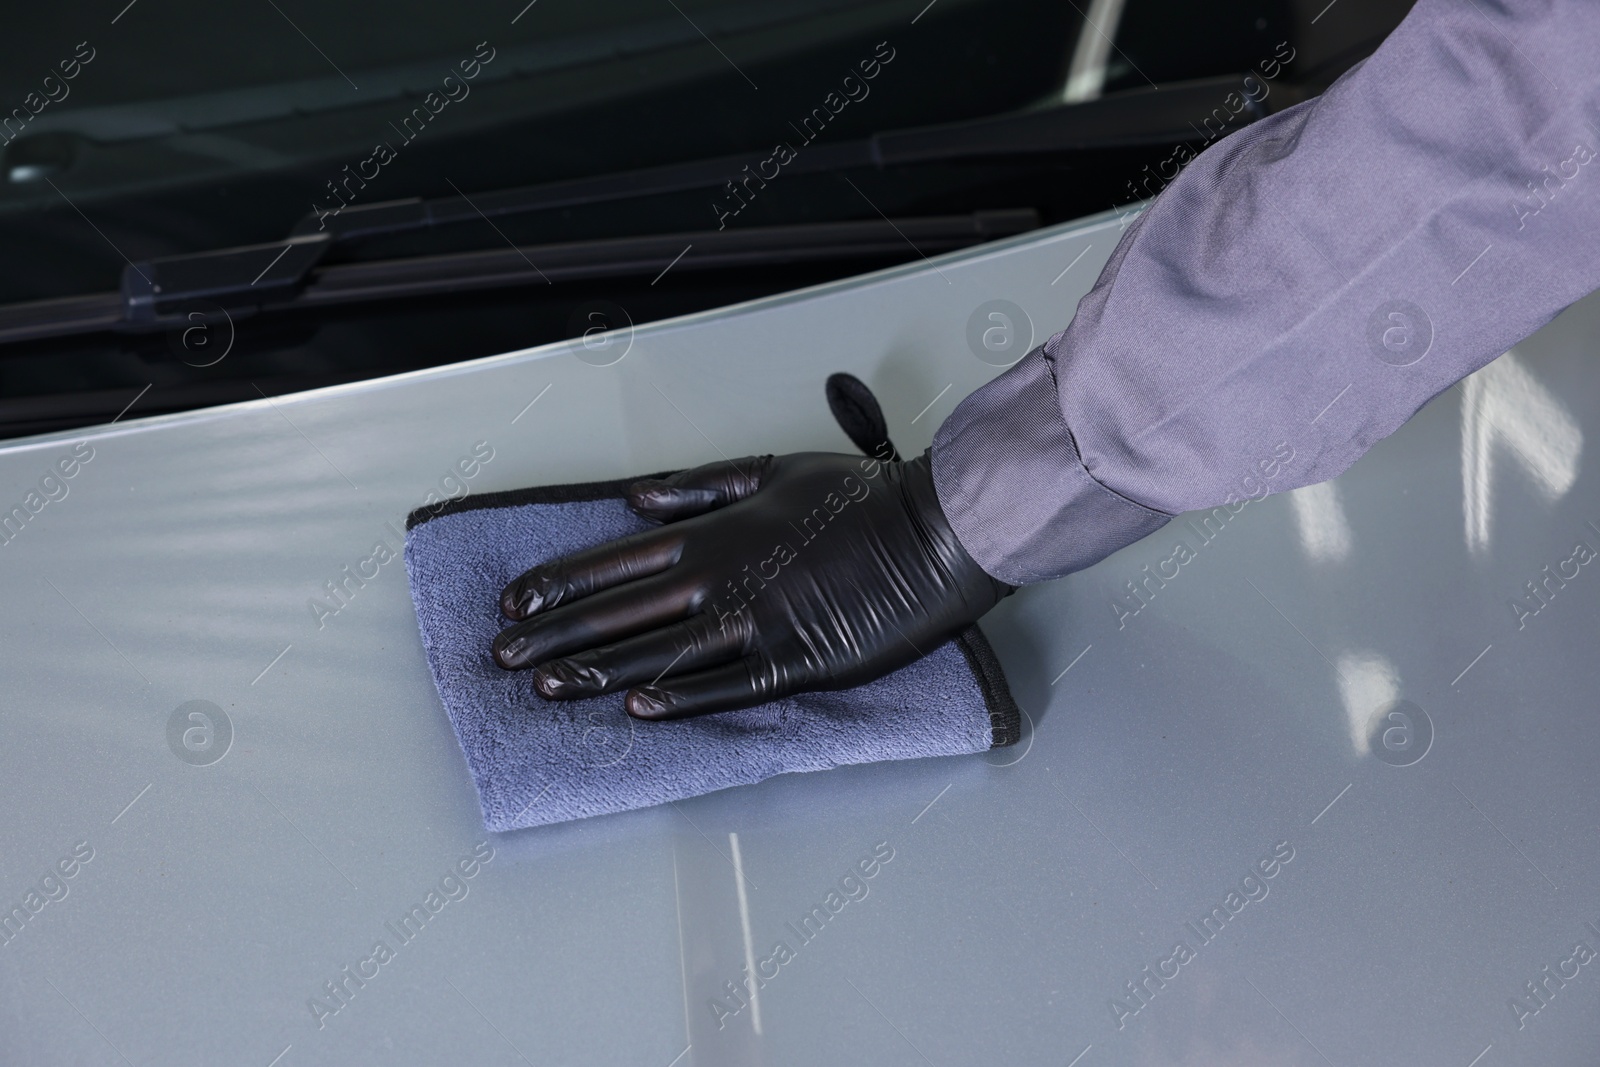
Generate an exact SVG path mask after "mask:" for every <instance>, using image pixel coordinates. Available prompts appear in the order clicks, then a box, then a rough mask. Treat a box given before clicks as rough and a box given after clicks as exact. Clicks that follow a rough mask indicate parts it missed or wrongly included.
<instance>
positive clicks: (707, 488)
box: [628, 456, 772, 522]
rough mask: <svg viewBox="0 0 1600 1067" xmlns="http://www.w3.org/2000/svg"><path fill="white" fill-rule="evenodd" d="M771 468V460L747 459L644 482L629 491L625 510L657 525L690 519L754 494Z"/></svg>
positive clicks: (729, 461) (724, 462)
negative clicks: (629, 508) (652, 520)
mask: <svg viewBox="0 0 1600 1067" xmlns="http://www.w3.org/2000/svg"><path fill="white" fill-rule="evenodd" d="M771 468H772V457H771V456H746V457H745V458H743V459H730V460H723V461H721V462H718V463H707V464H706V465H705V466H703V467H695V468H694V469H693V470H686V471H679V472H678V473H677V474H673V475H669V476H668V477H666V478H646V479H644V480H642V481H637V482H634V483H633V484H632V485H630V486H629V487H628V506H629V507H631V508H632V509H633V510H634V511H635V512H637V513H638V514H640V515H643V516H644V517H645V518H647V519H654V520H655V521H656V522H677V521H678V520H680V519H689V518H693V517H694V516H696V515H704V514H705V513H706V512H708V511H711V510H713V509H715V508H720V507H723V506H725V505H728V504H731V503H733V502H734V501H735V500H743V499H744V498H745V497H747V496H749V495H750V494H751V493H754V492H755V491H756V490H757V489H760V488H761V483H762V481H763V480H764V479H765V478H766V476H767V473H768V471H769V470H771Z"/></svg>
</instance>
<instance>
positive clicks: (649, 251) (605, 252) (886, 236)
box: [0, 208, 1040, 344]
mask: <svg viewBox="0 0 1600 1067" xmlns="http://www.w3.org/2000/svg"><path fill="white" fill-rule="evenodd" d="M1039 224H1040V219H1039V214H1038V212H1036V211H1034V210H1032V209H1031V208H1020V209H1010V210H1003V211H979V212H975V213H973V214H970V215H939V216H917V217H908V218H900V219H895V220H890V219H872V220H868V221H859V222H831V223H807V224H803V225H791V226H760V227H748V228H744V229H737V230H735V229H727V230H708V231H703V232H689V233H670V234H654V235H650V236H647V237H621V238H610V239H605V240H596V241H573V242H567V243H563V244H549V245H526V246H520V247H519V246H507V247H504V248H494V249H485V250H482V251H474V252H454V253H449V254H445V255H433V256H414V257H407V258H401V259H386V260H375V261H371V262H358V263H338V264H330V265H327V266H321V267H314V268H313V269H311V270H310V271H308V272H307V273H306V274H305V275H304V276H303V277H301V278H298V279H297V281H296V284H295V287H294V289H293V290H292V291H287V292H286V291H285V290H284V289H283V287H282V286H281V285H279V286H278V287H277V292H278V294H279V296H278V298H277V299H275V300H273V301H272V302H270V303H265V304H262V305H260V306H257V307H253V308H252V307H242V306H240V305H238V304H237V303H235V304H234V305H233V306H232V307H231V309H230V310H229V312H228V313H229V314H230V315H232V316H233V317H235V318H240V317H243V316H244V315H248V314H253V313H258V312H261V311H280V310H281V311H289V310H297V309H307V308H320V307H330V306H334V305H339V304H353V303H361V302H369V301H377V300H396V299H403V298H413V297H424V296H438V295H442V294H448V293H463V292H477V291H482V290H488V289H497V288H505V287H508V286H516V285H543V284H554V283H556V282H567V281H588V280H594V279H600V278H624V277H646V278H649V277H653V276H656V275H658V274H660V273H662V272H664V271H665V270H666V269H667V268H669V267H670V268H671V269H672V270H673V271H674V272H687V271H705V270H726V269H730V268H739V267H771V266H786V265H792V264H802V263H814V262H819V261H825V260H843V259H851V260H874V259H879V260H881V259H884V258H888V257H893V256H906V255H907V254H911V255H915V254H919V253H920V254H930V253H936V252H948V251H952V250H954V249H957V248H966V247H969V246H971V245H975V244H981V243H983V242H985V241H992V240H995V239H997V238H1001V237H1010V236H1014V235H1016V234H1019V233H1025V232H1027V231H1028V230H1032V229H1036V228H1038V226H1039ZM232 251H233V252H234V253H235V254H239V255H244V254H245V250H242V249H235V250H232ZM250 252H251V253H253V254H256V255H260V254H261V253H263V252H270V253H271V254H273V255H277V254H278V253H284V248H283V246H282V245H261V246H256V248H255V249H252V250H250ZM303 254H305V253H304V252H303V251H302V250H301V248H300V246H291V250H290V252H287V253H284V256H283V258H284V259H289V258H290V256H291V255H303ZM204 262H206V261H205V260H204V258H203V257H187V261H186V262H185V263H184V265H183V271H184V272H186V273H187V272H192V273H193V274H194V278H193V288H191V289H190V290H188V294H189V295H187V296H185V297H184V302H180V303H178V304H177V305H176V310H173V311H171V312H162V311H156V312H154V313H152V314H150V315H148V316H147V317H143V318H139V319H130V318H129V317H128V314H127V304H126V299H125V297H126V293H125V292H124V293H95V294H91V295H88V296H75V297H64V298H60V299H55V300H40V301H34V302H32V303H26V304H11V305H7V306H0V344H10V343H16V342H19V341H35V340H42V339H44V338H48V337H65V336H72V335H76V334H85V333H99V332H103V331H115V332H122V333H148V332H152V331H157V330H164V329H167V328H169V327H171V326H174V325H183V326H190V325H193V324H194V323H193V320H192V319H191V318H190V316H191V315H193V314H199V315H201V317H202V318H204V319H208V320H209V319H211V318H220V317H221V316H220V314H218V313H217V309H220V308H221V307H223V306H224V305H222V304H221V303H220V302H217V301H216V300H215V299H214V298H213V297H212V295H211V294H213V293H215V292H217V291H218V290H217V289H216V287H215V285H214V284H212V282H211V280H210V279H208V278H206V277H205V275H204V273H203V264H204ZM257 271H258V273H260V272H261V269H260V268H259V267H258V268H257ZM158 276H159V277H160V278H162V279H168V278H172V277H180V278H181V277H182V274H176V275H175V274H173V273H172V272H166V273H162V274H160V275H158ZM153 304H154V301H151V302H150V304H147V305H146V306H147V307H150V306H153Z"/></svg>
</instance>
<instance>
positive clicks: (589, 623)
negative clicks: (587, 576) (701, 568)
mask: <svg viewBox="0 0 1600 1067" xmlns="http://www.w3.org/2000/svg"><path fill="white" fill-rule="evenodd" d="M692 600H693V590H692V587H691V586H690V584H689V583H686V582H682V581H678V580H675V579H673V578H671V577H670V576H669V575H655V576H652V577H649V578H645V579H642V580H640V581H637V582H629V583H628V584H627V585H617V586H612V587H611V588H609V589H602V590H601V591H600V592H598V593H595V594H593V595H591V596H586V597H584V598H583V599H582V600H579V601H577V602H576V603H573V604H564V605H562V606H561V607H559V608H556V609H554V610H553V611H549V612H544V613H541V614H539V615H535V616H534V617H533V618H531V619H527V620H524V621H523V622H519V623H516V624H515V625H512V626H508V627H506V628H505V629H504V630H501V631H500V633H499V634H498V635H497V636H496V637H495V639H494V645H493V652H494V658H495V662H497V663H499V664H500V666H502V667H504V668H505V669H506V670H510V671H514V670H521V669H522V668H524V667H532V666H533V665H534V664H536V663H545V662H547V661H549V660H553V659H559V658H560V657H562V656H565V655H568V654H569V653H572V652H581V651H583V650H584V649H587V648H598V647H600V646H601V645H609V644H614V643H615V642H617V641H619V640H621V639H622V638H624V637H632V636H633V635H634V634H640V633H644V632H645V631H647V630H653V629H655V628H656V627H658V626H665V625H667V624H668V623H672V622H677V621H678V620H679V619H682V618H683V617H684V616H685V615H687V614H689V611H690V608H691V606H692Z"/></svg>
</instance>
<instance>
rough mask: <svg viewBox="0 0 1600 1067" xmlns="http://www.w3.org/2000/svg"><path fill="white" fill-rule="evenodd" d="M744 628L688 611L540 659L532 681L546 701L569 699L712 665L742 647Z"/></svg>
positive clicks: (741, 650) (611, 690)
mask: <svg viewBox="0 0 1600 1067" xmlns="http://www.w3.org/2000/svg"><path fill="white" fill-rule="evenodd" d="M743 631H744V627H743V626H733V625H729V626H726V627H723V626H718V625H717V623H716V621H715V620H714V619H713V618H712V617H711V616H710V615H693V616H690V617H689V618H687V619H685V620H684V621H682V622H677V623H673V624H672V625H670V626H663V627H662V628H661V629H659V630H652V631H650V632H649V633H647V634H640V635H639V636H638V637H630V638H627V639H626V640H623V641H618V642H617V643H616V644H614V645H606V646H604V647H603V648H592V649H590V650H589V651H587V652H579V653H577V654H576V655H571V656H565V657H563V658H561V659H558V660H552V661H551V662H548V663H541V664H540V665H539V667H538V668H537V669H536V670H535V671H534V676H533V684H534V687H535V688H537V689H538V690H539V693H540V694H541V695H542V696H544V697H545V698H546V699H549V700H574V699H576V698H578V697H590V696H598V695H600V694H601V693H611V692H615V691H616V690H618V689H625V688H627V687H628V686H630V685H636V684H638V683H639V682H650V683H654V682H658V681H660V680H661V678H662V677H663V676H664V675H667V674H669V673H671V672H677V673H678V674H683V673H686V672H688V671H694V670H699V669H701V668H704V667H711V666H715V665H717V664H719V663H723V662H725V661H727V660H729V659H732V658H734V657H736V656H739V655H741V654H742V653H743V651H744V632H743Z"/></svg>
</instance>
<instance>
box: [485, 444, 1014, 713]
mask: <svg viewBox="0 0 1600 1067" xmlns="http://www.w3.org/2000/svg"><path fill="white" fill-rule="evenodd" d="M628 503H629V506H630V507H632V508H633V510H634V511H635V512H637V513H638V514H640V515H642V516H644V517H646V518H648V519H651V520H654V521H656V522H659V523H661V524H662V525H661V526H659V527H658V528H656V529H652V530H647V531H645V532H643V533H639V534H635V535H633V536H632V537H628V538H624V539H622V540H620V541H613V542H611V543H609V544H604V545H600V546H597V547H595V548H592V549H588V550H586V551H584V552H579V553H575V554H573V555H570V556H566V557H564V558H562V559H558V560H554V561H552V562H549V563H545V564H542V565H540V566H538V567H535V568H533V569H532V570H530V571H528V572H527V573H525V574H523V575H522V576H520V577H519V578H517V579H516V580H515V581H513V582H511V583H510V584H509V585H508V586H506V588H505V591H504V592H503V593H502V595H501V610H502V612H503V613H504V614H505V616H506V617H507V618H508V619H511V620H514V623H515V624H514V625H512V626H509V627H507V628H506V629H505V630H503V631H502V632H501V633H500V635H499V636H498V637H497V638H496V639H495V642H494V646H493V654H494V658H495V660H496V662H497V663H499V664H500V666H502V667H504V668H506V669H508V670H521V669H532V670H534V672H535V677H534V681H535V687H536V688H537V689H538V691H539V692H540V693H541V694H542V695H544V696H545V697H547V698H549V699H554V700H562V699H573V698H578V697H589V696H595V695H598V694H602V693H610V692H615V691H618V690H621V689H627V690H628V694H627V698H626V706H627V710H628V713H629V714H631V715H633V716H635V717H637V718H642V719H675V718H681V717H684V716H689V715H700V714H706V713H709V712H716V711H728V710H733V709H736V708H745V707H751V706H754V705H757V704H762V703H765V702H767V701H770V700H774V699H777V698H779V697H783V696H787V695H789V694H791V693H796V692H801V691H804V690H812V689H844V688H848V687H851V686H856V685H860V684H863V683H864V682H867V681H870V680H871V679H873V678H876V677H879V676H880V675H883V674H887V673H888V672H890V671H892V670H895V669H897V668H899V667H903V666H905V665H906V664H908V663H910V662H912V661H913V660H915V659H917V658H918V657H920V656H922V655H924V654H926V653H928V652H931V651H933V649H935V648H937V647H938V646H939V645H940V644H942V643H943V642H945V641H947V640H949V639H950V638H952V637H954V636H955V635H956V634H958V633H960V632H961V631H962V630H964V629H965V628H966V627H967V626H968V625H970V624H971V623H972V622H973V621H974V620H976V619H977V618H978V617H979V616H981V615H983V614H984V613H985V612H987V611H988V610H989V609H990V608H992V607H994V605H995V604H996V603H998V602H999V601H1000V600H1001V599H1002V598H1004V597H1005V596H1007V595H1009V594H1010V593H1011V592H1013V591H1014V590H1013V588H1012V587H1011V586H1009V585H1007V584H1005V583H1004V582H1001V581H999V580H998V579H995V578H993V577H991V576H990V575H989V574H987V573H986V572H985V571H984V570H983V569H982V568H981V567H979V566H978V564H977V563H976V562H974V561H973V559H972V557H970V556H969V555H967V552H966V550H965V549H964V548H962V546H961V543H960V542H959V541H958V540H957V539H956V536H955V533H954V532H953V531H952V530H951V528H950V524H949V523H948V522H947V521H946V520H945V517H944V513H943V511H942V510H941V509H940V507H939V501H938V497H937V495H936V493H935V491H934V484H933V474H932V469H931V466H930V461H929V457H928V455H927V454H926V453H925V454H923V455H922V456H919V457H917V458H916V459H912V460H908V461H904V462H901V461H890V462H884V461H880V460H877V459H871V458H862V457H858V456H847V455H837V454H832V453H818V452H807V453H797V454H793V455H785V456H755V457H750V458H746V459H740V460H733V461H727V462H721V463H711V464H708V465H706V466H703V467H697V468H695V469H693V470H689V471H683V472H680V473H678V474H675V475H672V476H671V477H668V478H664V479H647V480H644V481H640V482H637V483H635V484H634V485H632V486H631V487H630V488H629V491H628Z"/></svg>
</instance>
